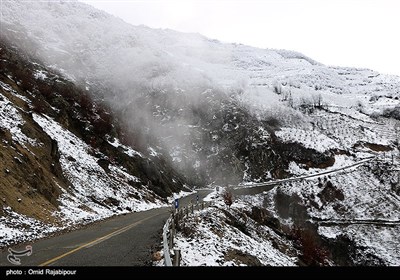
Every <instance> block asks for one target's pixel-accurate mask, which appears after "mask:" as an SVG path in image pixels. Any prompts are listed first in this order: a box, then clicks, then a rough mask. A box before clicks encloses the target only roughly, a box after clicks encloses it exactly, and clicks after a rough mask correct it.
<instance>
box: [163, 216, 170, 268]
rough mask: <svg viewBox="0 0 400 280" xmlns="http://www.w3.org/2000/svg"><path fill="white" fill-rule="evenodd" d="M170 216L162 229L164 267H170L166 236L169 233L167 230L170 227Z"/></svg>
mask: <svg viewBox="0 0 400 280" xmlns="http://www.w3.org/2000/svg"><path fill="white" fill-rule="evenodd" d="M171 222H172V215H171V216H169V218H168V220H167V222H166V223H165V225H164V227H163V248H164V263H165V266H172V261H171V255H170V252H169V242H168V237H167V234H168V233H169V229H170V227H171Z"/></svg>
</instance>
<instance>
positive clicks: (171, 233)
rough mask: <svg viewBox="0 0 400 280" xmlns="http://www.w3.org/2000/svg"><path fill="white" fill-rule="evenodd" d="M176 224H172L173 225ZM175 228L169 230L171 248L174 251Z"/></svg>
mask: <svg viewBox="0 0 400 280" xmlns="http://www.w3.org/2000/svg"><path fill="white" fill-rule="evenodd" d="M173 224H174V223H172V225H173ZM173 228H174V226H172V227H171V228H170V229H169V248H170V249H172V248H173V247H174V234H175V233H174V229H173Z"/></svg>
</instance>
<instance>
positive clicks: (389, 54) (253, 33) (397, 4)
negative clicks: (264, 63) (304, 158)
mask: <svg viewBox="0 0 400 280" xmlns="http://www.w3.org/2000/svg"><path fill="white" fill-rule="evenodd" d="M81 2H86V3H88V4H90V5H92V6H95V7H96V8H99V9H102V10H105V11H107V12H109V13H111V14H114V15H116V16H118V17H120V18H122V19H123V20H125V21H126V22H129V23H132V24H134V25H140V24H144V25H147V26H149V27H153V28H170V29H174V30H178V31H183V32H197V33H200V34H203V35H205V36H207V37H210V38H213V39H218V40H220V41H223V42H236V43H243V44H246V45H251V46H255V47H260V48H277V49H288V50H295V51H299V52H301V53H303V54H305V55H307V56H309V57H311V58H313V59H315V60H317V61H319V62H321V63H324V64H327V65H340V66H356V67H366V68H371V69H373V70H377V71H380V72H383V73H388V74H396V75H400V40H399V37H400V36H399V33H400V32H399V29H400V16H399V15H400V1H398V0H146V1H140V0H139V1H138V0H122V1H104V0H82V1H81Z"/></svg>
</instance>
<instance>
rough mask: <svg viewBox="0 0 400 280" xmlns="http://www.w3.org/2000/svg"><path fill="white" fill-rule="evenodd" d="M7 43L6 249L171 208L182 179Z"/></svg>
mask: <svg viewBox="0 0 400 280" xmlns="http://www.w3.org/2000/svg"><path fill="white" fill-rule="evenodd" d="M0 43H1V45H0V51H1V53H0V55H1V72H0V137H1V138H0V139H1V142H0V157H1V159H2V160H1V162H0V178H1V180H0V198H1V200H0V247H4V246H6V245H8V244H11V243H17V242H22V241H28V240H32V239H36V238H40V237H44V236H46V235H48V234H51V233H53V232H56V231H60V230H63V229H69V228H71V227H76V226H79V225H82V224H87V223H89V222H93V221H97V220H101V219H104V218H107V217H110V216H113V215H117V214H123V213H129V212H133V211H144V210H147V209H151V208H155V207H163V206H167V205H169V203H168V200H167V197H168V196H170V195H172V192H173V191H180V190H182V189H183V186H182V182H181V179H180V177H179V176H178V175H177V174H174V173H173V172H172V173H171V170H170V169H169V168H168V167H167V166H165V165H163V164H162V163H161V164H160V163H157V161H159V158H158V157H157V156H152V158H151V159H149V158H148V157H146V156H145V155H143V154H142V153H140V152H138V151H136V150H134V149H133V148H131V147H129V146H126V145H123V144H121V138H120V137H122V136H121V135H122V134H118V133H116V132H115V130H116V128H117V127H118V124H117V123H108V124H107V122H104V119H103V118H105V119H107V116H108V114H107V113H105V112H104V108H103V109H99V108H101V105H100V104H99V103H95V102H94V101H92V100H90V98H83V96H79V95H75V94H76V93H78V92H79V89H78V88H76V87H75V86H74V85H72V84H69V86H68V83H67V81H66V80H65V79H64V78H63V77H61V76H58V75H57V74H55V73H54V72H52V71H50V70H49V69H46V68H45V67H43V65H40V64H38V63H37V62H34V60H29V59H28V58H29V57H26V56H24V55H23V54H22V53H21V52H20V51H19V50H18V49H14V48H12V47H10V46H9V45H7V44H4V43H3V42H0ZM30 59H32V58H30ZM37 73H40V74H41V75H38V74H37ZM46 92H47V93H46ZM80 93H81V92H80ZM74 96H75V97H74ZM96 108H97V109H96ZM100 112H103V113H100ZM109 121H110V122H112V121H111V119H109ZM96 123H97V125H96ZM99 124H100V125H99ZM96 127H97V128H96ZM104 129H105V130H104ZM105 131H107V132H106V133H107V134H106V135H104V133H105ZM113 131H114V132H113ZM112 135H113V136H112ZM161 172H162V173H163V174H161ZM168 185H170V187H168Z"/></svg>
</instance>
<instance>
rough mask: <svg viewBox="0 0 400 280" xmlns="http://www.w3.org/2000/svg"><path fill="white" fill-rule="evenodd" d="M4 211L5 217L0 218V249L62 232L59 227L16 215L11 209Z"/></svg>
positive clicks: (4, 209) (6, 208)
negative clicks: (58, 231)
mask: <svg viewBox="0 0 400 280" xmlns="http://www.w3.org/2000/svg"><path fill="white" fill-rule="evenodd" d="M3 211H4V215H3V216H0V248H1V247H3V246H7V245H10V244H12V243H16V242H19V243H20V242H24V241H29V240H32V239H37V238H41V237H44V236H46V235H49V234H51V233H53V232H55V231H57V230H61V228H59V227H56V226H53V225H51V224H45V223H43V222H40V221H38V220H35V219H33V218H29V217H27V216H25V215H23V214H19V213H16V212H14V211H12V209H11V207H4V208H3Z"/></svg>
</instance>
